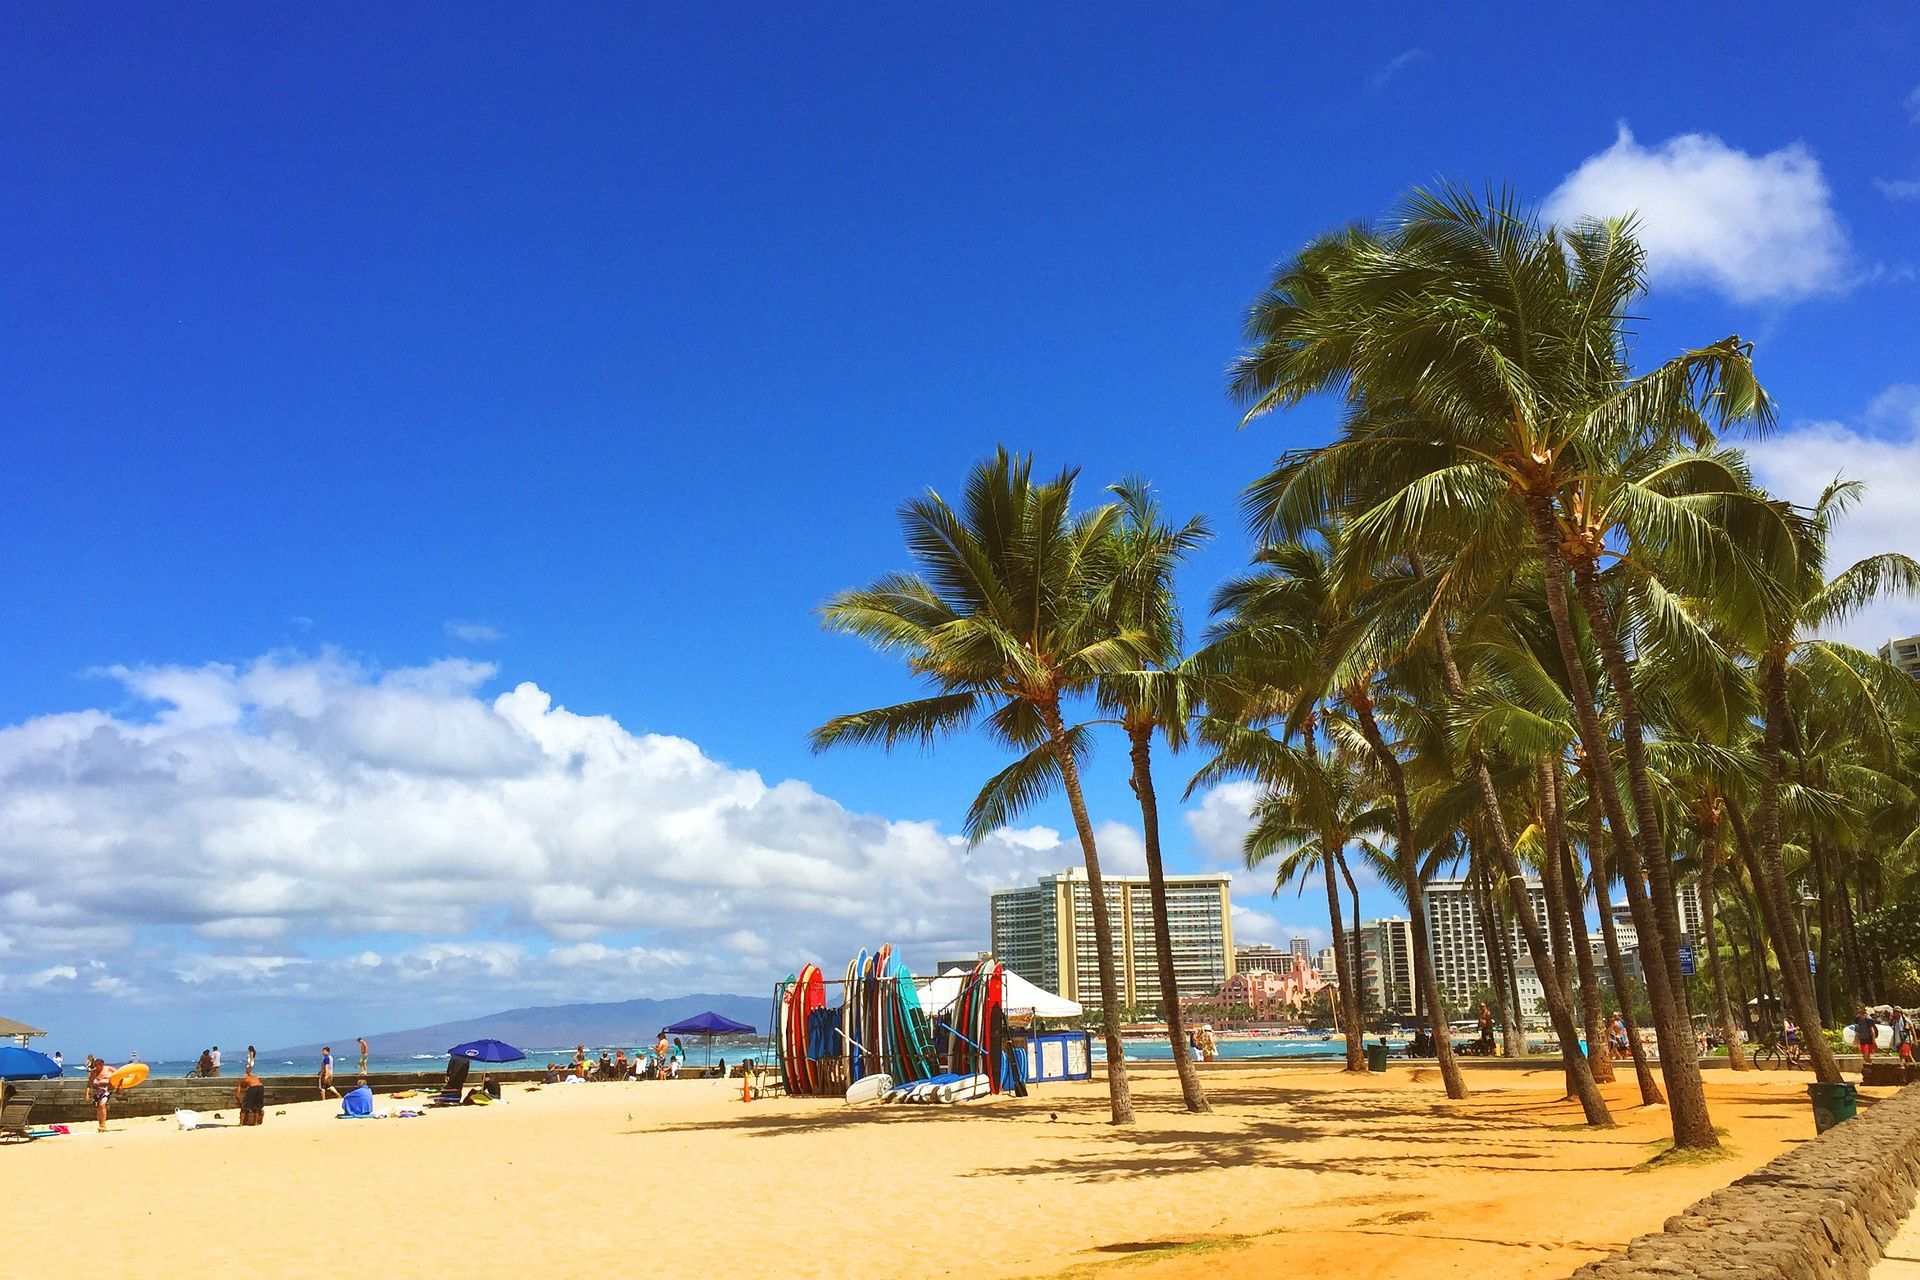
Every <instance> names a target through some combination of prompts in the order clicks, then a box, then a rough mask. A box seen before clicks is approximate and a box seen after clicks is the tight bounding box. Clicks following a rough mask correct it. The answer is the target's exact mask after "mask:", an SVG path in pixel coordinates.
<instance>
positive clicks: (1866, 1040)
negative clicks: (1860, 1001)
mask: <svg viewBox="0 0 1920 1280" xmlns="http://www.w3.org/2000/svg"><path fill="white" fill-rule="evenodd" d="M1853 1040H1854V1045H1855V1047H1856V1048H1858V1049H1859V1050H1860V1065H1861V1066H1863V1067H1864V1066H1865V1065H1867V1064H1868V1063H1869V1062H1872V1061H1873V1051H1874V1050H1875V1049H1877V1048H1879V1047H1880V1024H1879V1023H1878V1022H1876V1021H1875V1020H1874V1017H1873V1015H1872V1014H1871V1013H1868V1012H1867V1011H1866V1009H1864V1008H1862V1009H1861V1010H1860V1012H1859V1015H1858V1016H1857V1017H1856V1018H1854V1020H1853Z"/></svg>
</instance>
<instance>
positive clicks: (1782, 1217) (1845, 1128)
mask: <svg viewBox="0 0 1920 1280" xmlns="http://www.w3.org/2000/svg"><path fill="white" fill-rule="evenodd" d="M1809 1122H1811V1118H1809ZM1916 1192H1920V1088H1906V1089H1903V1090H1901V1091H1900V1092H1899V1093H1897V1094H1895V1095H1894V1096H1893V1097H1891V1098H1888V1099H1886V1100H1885V1101H1882V1102H1878V1103H1869V1104H1866V1105H1865V1106H1864V1107H1863V1109H1862V1110H1861V1112H1860V1114H1859V1115H1858V1116H1857V1117H1856V1118H1854V1119H1852V1120H1848V1121H1845V1122H1844V1123H1842V1124H1838V1125H1836V1126H1834V1127H1833V1128H1832V1129H1829V1130H1828V1131H1827V1132H1826V1133H1824V1134H1822V1135H1820V1136H1819V1137H1818V1138H1816V1139H1814V1140H1813V1141H1811V1142H1808V1143H1806V1144H1805V1145H1803V1146H1799V1147H1796V1148H1794V1149H1793V1150H1792V1151H1789V1152H1788V1153H1787V1154H1785V1155H1783V1156H1781V1157H1780V1158H1779V1159H1777V1160H1774V1161H1773V1162H1772V1163H1771V1164H1767V1165H1763V1166H1762V1167H1760V1168H1759V1169H1756V1170H1754V1171H1753V1172H1752V1173H1750V1174H1748V1175H1747V1176H1746V1177H1744V1178H1742V1179H1740V1180H1739V1181H1738V1182H1736V1183H1734V1184H1733V1185H1731V1186H1729V1187H1725V1188H1723V1189H1722V1190H1719V1191H1716V1192H1714V1193H1713V1194H1712V1195H1710V1196H1708V1197H1707V1198H1706V1199H1704V1200H1701V1201H1699V1202H1698V1203H1697V1204H1695V1205H1693V1206H1692V1207H1690V1208H1688V1209H1687V1210H1686V1211H1685V1212H1683V1213H1679V1214H1676V1215H1675V1216H1674V1217H1671V1218H1669V1219H1667V1222H1666V1225H1665V1227H1664V1228H1663V1229H1661V1230H1660V1231H1657V1232H1654V1233H1653V1234H1651V1235H1644V1236H1641V1237H1640V1238H1639V1239H1637V1240H1635V1241H1633V1242H1632V1243H1631V1244H1629V1245H1628V1246H1627V1247H1626V1248H1625V1249H1624V1250H1622V1251H1621V1252H1619V1253H1616V1254H1614V1255H1613V1256H1612V1257H1609V1258H1603V1259H1601V1260H1600V1261H1598V1262H1590V1263H1588V1264H1587V1265H1586V1266H1584V1267H1581V1268H1580V1269H1579V1270H1578V1271H1576V1272H1574V1273H1573V1280H1630V1278H1631V1280H1638V1278H1639V1277H1649V1276H1658V1277H1673V1278H1675V1280H1680V1278H1682V1277H1689V1276H1697V1277H1702V1278H1705V1277H1732V1276H1739V1277H1742V1278H1743V1280H1864V1278H1865V1277H1866V1275H1867V1273H1868V1272H1869V1271H1871V1270H1872V1269H1873V1265H1874V1263H1875V1262H1877V1261H1879V1259H1880V1253H1881V1250H1882V1249H1883V1248H1885V1247H1886V1243H1887V1241H1888V1240H1890V1239H1892V1238H1893V1235H1894V1233H1895V1232H1896V1231H1898V1230H1899V1229H1900V1225H1901V1224H1902V1223H1903V1222H1904V1221H1905V1220H1906V1217H1907V1215H1908V1214H1909V1213H1911V1212H1912V1211H1913V1207H1914V1200H1915V1196H1916Z"/></svg>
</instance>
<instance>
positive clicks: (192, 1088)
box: [15, 1063, 700, 1124]
mask: <svg viewBox="0 0 1920 1280" xmlns="http://www.w3.org/2000/svg"><path fill="white" fill-rule="evenodd" d="M483 1073H489V1074H491V1075H492V1076H493V1078H494V1079H495V1080H499V1081H501V1082H502V1083H525V1082H528V1081H534V1080H538V1079H540V1077H541V1075H542V1074H543V1072H542V1071H541V1070H538V1069H534V1070H492V1071H489V1069H488V1068H487V1067H485V1066H484V1065H483V1064H478V1063H476V1064H475V1065H474V1068H473V1071H472V1074H470V1075H469V1076H468V1077H467V1087H468V1088H473V1087H475V1086H476V1085H478V1084H479V1083H480V1077H481V1075H482V1074H483ZM699 1074H700V1073H699V1072H698V1071H697V1070H695V1071H689V1072H686V1073H684V1074H682V1076H681V1077H680V1078H681V1079H683V1080H690V1079H697V1078H699ZM446 1078H447V1076H446V1069H445V1068H444V1067H441V1068H438V1069H436V1070H433V1071H393V1072H375V1073H373V1074H370V1075H368V1076H367V1077H366V1084H367V1087H368V1088H370V1089H372V1090H373V1091H374V1092H375V1093H398V1092H400V1091H401V1090H403V1089H420V1090H424V1091H426V1092H429V1093H434V1092H438V1091H439V1089H440V1086H441V1084H442V1083H443V1082H444V1081H445V1080H446ZM239 1079H240V1077H239V1076H213V1077H211V1078H207V1079H200V1078H194V1077H186V1076H152V1077H149V1078H148V1080H147V1082H146V1083H145V1084H142V1085H140V1086H138V1087H137V1088H133V1089H129V1090H127V1091H126V1092H125V1093H122V1094H120V1095H118V1096H117V1097H115V1098H114V1099H113V1100H112V1101H111V1102H109V1103H108V1104H107V1119H108V1120H109V1121H112V1120H115V1119H121V1118H125V1117H129V1116H169V1115H172V1114H173V1113H174V1112H176V1111H199V1112H202V1113H203V1114H209V1115H210V1114H212V1113H213V1112H215V1111H234V1110H237V1109H238V1105H239V1104H237V1103H236V1102H234V1100H233V1086H234V1085H235V1084H237V1083H238V1082H239ZM260 1080H261V1083H262V1084H264V1085H266V1087H267V1108H268V1109H269V1110H272V1109H273V1108H274V1107H284V1106H286V1105H287V1104H288V1103H290V1102H312V1101H314V1100H315V1099H317V1098H318V1097H319V1096H320V1088H319V1085H318V1084H317V1083H315V1080H314V1077H312V1076H262V1077H261V1078H260ZM360 1082H361V1080H360V1077H358V1076H353V1075H340V1076H335V1077H334V1087H335V1088H337V1089H339V1090H340V1092H342V1093H345V1092H346V1091H347V1090H349V1089H352V1088H355V1087H356V1086H358V1085H359V1084H360ZM648 1083H649V1084H651V1083H654V1082H653V1081H648ZM15 1087H16V1088H18V1089H19V1091H20V1092H19V1096H20V1097H23V1098H31V1099H33V1115H32V1117H31V1121H32V1123H34V1124H78V1123H81V1122H83V1121H90V1120H92V1119H93V1104H92V1103H90V1102H88V1101H87V1082H86V1081H85V1080H84V1079H76V1078H73V1077H67V1078H65V1079H61V1080H22V1081H20V1082H19V1084H18V1085H17V1086H15Z"/></svg>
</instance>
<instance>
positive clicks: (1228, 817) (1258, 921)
mask: <svg viewBox="0 0 1920 1280" xmlns="http://www.w3.org/2000/svg"><path fill="white" fill-rule="evenodd" d="M1260 794H1261V787H1260V784H1259V783H1257V782H1225V783H1222V784H1220V785H1219V786H1217V787H1214V788H1213V789H1212V790H1210V791H1208V792H1207V793H1206V794H1205V795H1203V796H1201V797H1200V803H1199V804H1198V805H1196V806H1194V807H1192V808H1189V809H1187V810H1186V811H1185V812H1184V813H1182V814H1181V819H1182V820H1183V821H1184V822H1185V823H1186V824H1187V832H1188V834H1189V835H1190V836H1192V837H1193V843H1194V849H1195V852H1196V853H1198V854H1199V856H1200V857H1201V858H1202V859H1203V860H1204V861H1206V862H1208V863H1210V864H1212V865H1213V866H1215V867H1218V868H1219V869H1220V870H1223V871H1227V872H1230V873H1231V874H1232V876H1233V904H1234V905H1233V940H1234V941H1235V942H1236V943H1249V942H1265V943H1268V944H1270V945H1272V946H1285V945H1286V943H1287V942H1288V940H1289V939H1292V938H1296V937H1306V938H1308V939H1310V940H1312V942H1313V945H1314V947H1315V948H1316V949H1317V948H1319V947H1321V946H1325V945H1327V944H1326V939H1328V938H1329V937H1330V936H1331V935H1330V932H1329V930H1328V927H1327V897H1326V889H1325V886H1324V884H1323V883H1322V881H1321V880H1320V878H1319V877H1318V876H1315V877H1314V878H1313V879H1312V881H1311V883H1308V884H1305V885H1301V884H1298V883H1296V884H1292V885H1289V886H1287V887H1286V888H1284V889H1280V890H1279V891H1278V892H1276V891H1275V886H1274V877H1273V872H1272V871H1271V870H1270V869H1268V868H1266V867H1260V868H1249V867H1248V866H1247V865H1246V856H1245V854H1244V852H1243V848H1244V841H1245V840H1246V836H1247V832H1248V830H1249V829H1251V828H1252V826H1253V818H1252V813H1253V806H1254V802H1255V801H1257V800H1258V799H1259V798H1260ZM1355 881H1356V883H1358V884H1359V886H1360V890H1361V893H1362V894H1363V895H1368V891H1369V890H1370V889H1375V890H1376V892H1374V893H1373V894H1372V895H1371V896H1363V900H1362V901H1363V907H1364V909H1365V910H1366V912H1367V914H1369V915H1379V914H1381V911H1382V910H1383V909H1384V910H1391V904H1389V903H1387V902H1386V900H1385V899H1383V898H1381V897H1380V896H1379V894H1378V892H1377V886H1375V884H1374V882H1373V881H1372V879H1371V878H1370V877H1366V876H1356V877H1355ZM1341 902H1342V903H1343V904H1345V905H1343V910H1346V909H1350V906H1351V902H1352V899H1350V898H1348V897H1346V896H1345V893H1344V888H1343V891H1342V897H1341Z"/></svg>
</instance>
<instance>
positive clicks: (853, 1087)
mask: <svg viewBox="0 0 1920 1280" xmlns="http://www.w3.org/2000/svg"><path fill="white" fill-rule="evenodd" d="M892 1088H893V1077H892V1076H890V1075H888V1074H887V1073H886V1072H884V1071H881V1072H876V1073H875V1074H873V1075H870V1076H861V1077H860V1078H859V1079H858V1080H855V1081H854V1082H853V1083H852V1084H850V1085H848V1086H847V1101H848V1102H849V1103H852V1104H855V1105H858V1104H860V1103H862V1102H878V1101H879V1100H880V1097H881V1095H882V1094H885V1093H886V1092H887V1091H888V1090H890V1089H892Z"/></svg>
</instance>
